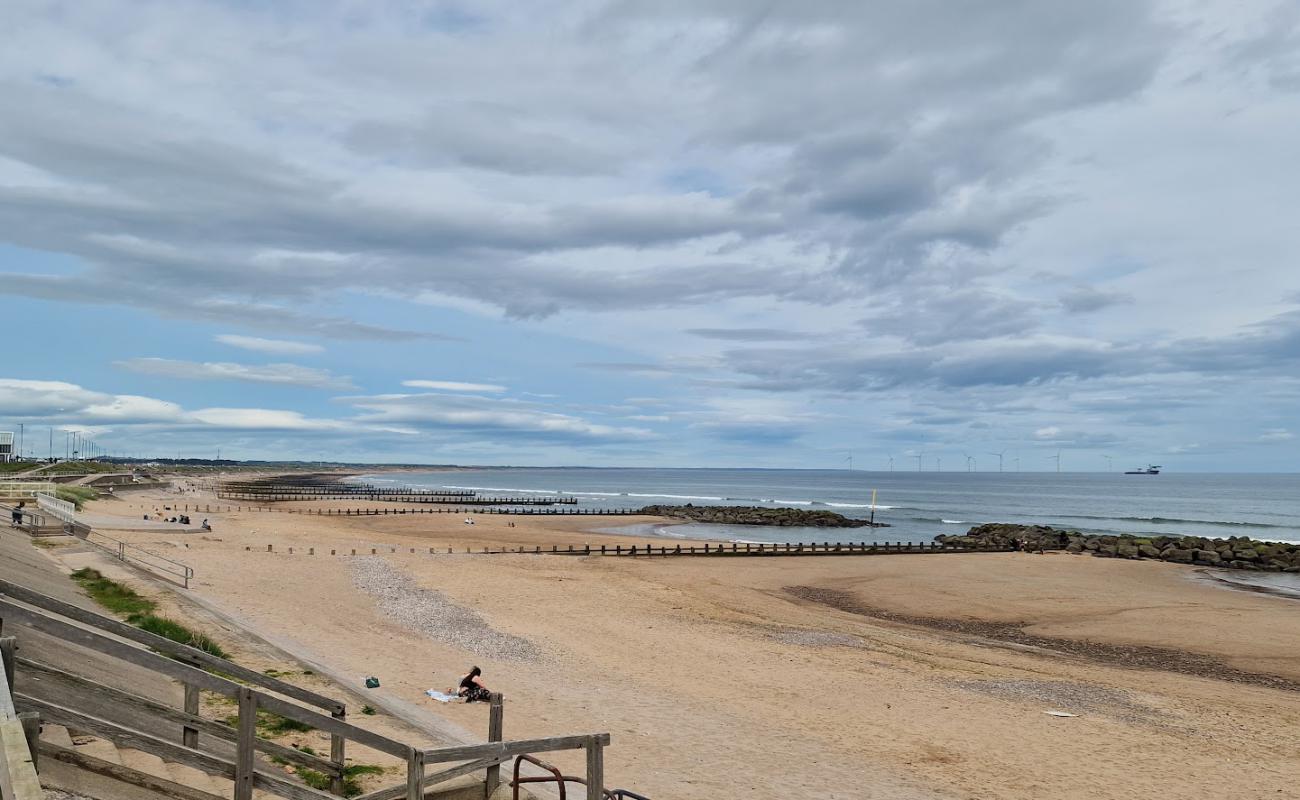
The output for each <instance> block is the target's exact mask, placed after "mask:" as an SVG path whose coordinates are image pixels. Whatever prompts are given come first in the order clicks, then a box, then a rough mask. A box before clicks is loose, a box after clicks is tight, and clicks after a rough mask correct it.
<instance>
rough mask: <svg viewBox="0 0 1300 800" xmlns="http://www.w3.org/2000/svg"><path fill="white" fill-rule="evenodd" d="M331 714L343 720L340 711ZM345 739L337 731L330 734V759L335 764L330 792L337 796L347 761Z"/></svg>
mask: <svg viewBox="0 0 1300 800" xmlns="http://www.w3.org/2000/svg"><path fill="white" fill-rule="evenodd" d="M331 716H332V717H333V718H334V719H337V720H340V721H342V720H343V713H342V712H335V713H334V714H332V715H331ZM346 741H347V740H346V739H344V738H343V737H342V736H339V735H338V734H337V733H332V734H330V761H332V762H333V763H334V764H335V765H336V766H335V772H334V773H333V777H331V778H330V793H331V794H336V795H338V796H339V797H342V796H343V765H344V764H345V763H347V759H346V757H345V755H344V746H345V744H344V743H345V742H346Z"/></svg>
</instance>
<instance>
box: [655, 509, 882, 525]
mask: <svg viewBox="0 0 1300 800" xmlns="http://www.w3.org/2000/svg"><path fill="white" fill-rule="evenodd" d="M637 513H638V514H646V515H649V516H654V517H672V518H674V519H689V520H691V521H693V522H712V523H715V524H718V525H773V526H776V527H779V528H870V527H875V528H888V527H889V526H888V525H886V524H885V523H883V522H876V523H872V522H869V521H868V520H865V519H854V518H853V517H846V516H844V515H843V514H836V513H835V512H834V511H808V510H804V509H799V508H763V507H761V506H697V505H692V504H690V503H687V504H686V505H684V506H646V507H645V508H642V509H641V510H640V511H638V512H637Z"/></svg>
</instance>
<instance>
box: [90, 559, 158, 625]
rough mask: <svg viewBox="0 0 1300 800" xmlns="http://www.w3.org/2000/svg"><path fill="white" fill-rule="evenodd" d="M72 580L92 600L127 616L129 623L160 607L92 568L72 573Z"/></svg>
mask: <svg viewBox="0 0 1300 800" xmlns="http://www.w3.org/2000/svg"><path fill="white" fill-rule="evenodd" d="M72 579H73V580H74V581H76V582H77V583H79V584H81V588H83V589H85V590H86V594H88V595H90V599H92V600H94V601H95V602H96V603H99V604H100V605H101V606H103V607H104V608H107V609H108V610H109V611H112V612H113V613H115V614H122V615H125V616H126V617H127V618H128V621H130V618H131V617H136V616H141V615H144V614H151V613H153V610H154V609H155V608H157V607H158V606H157V604H156V603H154V601H152V600H150V599H149V598H147V597H142V596H140V595H139V594H137V593H136V591H135V590H134V589H132V588H131V587H130V586H127V585H125V584H121V583H118V582H117V581H112V580H109V579H108V578H105V577H104V576H103V575H102V574H100V572H99V570H96V569H91V568H90V567H82V568H81V569H79V570H77V571H76V572H74V573H72ZM133 624H134V623H133Z"/></svg>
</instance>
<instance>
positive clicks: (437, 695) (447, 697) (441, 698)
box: [425, 689, 460, 703]
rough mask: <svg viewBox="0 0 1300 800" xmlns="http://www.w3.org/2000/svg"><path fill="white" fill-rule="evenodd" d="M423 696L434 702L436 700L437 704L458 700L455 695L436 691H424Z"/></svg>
mask: <svg viewBox="0 0 1300 800" xmlns="http://www.w3.org/2000/svg"><path fill="white" fill-rule="evenodd" d="M425 694H427V695H429V696H430V697H432V698H433V699H434V700H437V701H438V702H439V703H454V702H456V701H457V700H459V699H460V697H459V696H457V695H454V694H447V693H446V692H440V691H438V690H437V689H428V690H426V691H425Z"/></svg>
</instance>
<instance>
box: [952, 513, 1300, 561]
mask: <svg viewBox="0 0 1300 800" xmlns="http://www.w3.org/2000/svg"><path fill="white" fill-rule="evenodd" d="M934 540H935V541H936V542H943V543H945V544H947V543H951V544H958V545H966V546H993V547H1002V548H1005V547H1015V546H1017V545H1019V546H1021V547H1023V548H1024V549H1026V550H1064V551H1066V552H1067V553H1090V554H1092V555H1094V556H1099V557H1101V558H1149V559H1155V560H1158V561H1172V562H1174V563H1176V564H1195V565H1197V566H1202V567H1220V568H1224V569H1244V570H1261V571H1266V572H1291V573H1300V544H1287V543H1285V542H1261V541H1259V540H1256V539H1249V538H1247V537H1244V536H1231V537H1229V538H1227V539H1206V538H1204V537H1201V536H1131V535H1127V534H1125V535H1120V536H1098V535H1093V534H1085V533H1080V532H1078V531H1071V530H1063V529H1060V528H1050V527H1047V526H1045V525H1012V524H1007V523H990V524H987V525H977V526H975V527H973V528H971V529H970V530H969V531H967V532H966V533H965V534H963V535H961V536H950V535H947V534H940V535H938V536H936V537H934Z"/></svg>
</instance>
